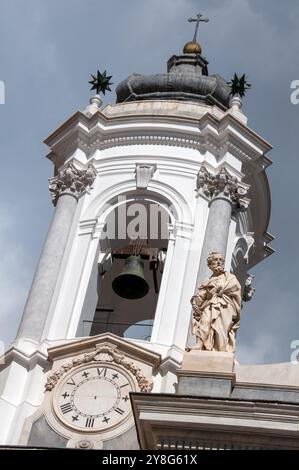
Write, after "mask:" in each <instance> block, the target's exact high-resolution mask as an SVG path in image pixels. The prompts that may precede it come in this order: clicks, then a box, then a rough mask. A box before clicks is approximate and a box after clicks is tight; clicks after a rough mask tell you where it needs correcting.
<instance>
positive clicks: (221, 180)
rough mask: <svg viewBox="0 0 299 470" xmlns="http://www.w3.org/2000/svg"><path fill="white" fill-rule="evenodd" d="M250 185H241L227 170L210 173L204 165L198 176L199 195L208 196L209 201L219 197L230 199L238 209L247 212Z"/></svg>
mask: <svg viewBox="0 0 299 470" xmlns="http://www.w3.org/2000/svg"><path fill="white" fill-rule="evenodd" d="M248 190H249V185H248V184H245V183H241V182H240V181H239V180H238V179H237V178H236V177H235V176H233V175H231V174H230V173H229V172H228V171H227V169H226V168H221V169H220V170H219V171H218V173H216V174H212V173H210V172H209V171H208V170H207V169H206V167H205V166H204V165H202V166H201V168H200V170H199V172H198V175H197V193H198V194H201V195H204V196H206V197H207V198H208V199H209V200H211V201H212V200H213V199H215V198H217V197H224V198H226V199H228V200H229V201H230V202H231V203H232V204H233V205H234V207H235V208H236V209H243V210H246V209H247V207H248V206H249V203H250V199H248V198H247V197H246V195H247V193H248Z"/></svg>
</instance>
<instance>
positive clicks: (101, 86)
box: [88, 70, 113, 95]
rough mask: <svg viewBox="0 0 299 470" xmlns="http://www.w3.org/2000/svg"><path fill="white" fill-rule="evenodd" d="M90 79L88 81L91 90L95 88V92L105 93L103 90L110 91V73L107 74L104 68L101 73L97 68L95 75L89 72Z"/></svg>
mask: <svg viewBox="0 0 299 470" xmlns="http://www.w3.org/2000/svg"><path fill="white" fill-rule="evenodd" d="M91 76H92V80H90V82H88V83H90V84H91V85H92V87H91V90H96V92H97V94H99V93H101V92H102V93H103V95H105V92H106V91H107V90H108V91H111V88H110V85H113V83H112V82H110V79H111V78H112V75H109V76H108V75H107V74H106V70H104V72H103V73H101V72H100V71H99V70H98V71H97V75H96V76H94V75H93V74H91Z"/></svg>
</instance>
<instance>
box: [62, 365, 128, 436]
mask: <svg viewBox="0 0 299 470" xmlns="http://www.w3.org/2000/svg"><path fill="white" fill-rule="evenodd" d="M132 390H134V385H133V382H132V379H131V378H130V377H129V375H127V374H126V373H125V372H123V371H120V370H119V369H117V368H114V367H110V366H99V365H98V366H96V365H94V366H90V367H86V366H85V367H84V368H81V369H79V370H77V371H76V372H73V373H72V375H69V376H68V377H67V378H66V379H65V380H64V381H63V383H62V385H61V386H60V387H59V388H58V389H57V392H56V395H55V406H54V408H55V411H56V414H57V415H58V417H59V419H60V420H61V421H63V422H64V423H66V424H68V425H69V426H71V427H74V428H76V429H80V431H82V430H84V431H99V430H100V431H102V430H105V429H108V428H110V427H111V426H114V425H117V424H119V423H120V422H122V421H124V420H125V419H126V418H127V417H128V415H129V414H130V411H131V404H130V397H129V392H130V391H132Z"/></svg>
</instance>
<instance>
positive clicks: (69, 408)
mask: <svg viewBox="0 0 299 470" xmlns="http://www.w3.org/2000/svg"><path fill="white" fill-rule="evenodd" d="M60 409H61V411H62V413H63V414H64V415H65V414H66V413H69V412H70V411H72V410H73V408H72V405H71V404H70V403H65V404H64V405H61V406H60Z"/></svg>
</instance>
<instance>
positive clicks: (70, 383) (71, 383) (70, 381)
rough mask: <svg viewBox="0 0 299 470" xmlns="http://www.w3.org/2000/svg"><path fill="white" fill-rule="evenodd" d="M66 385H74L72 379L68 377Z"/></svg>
mask: <svg viewBox="0 0 299 470" xmlns="http://www.w3.org/2000/svg"><path fill="white" fill-rule="evenodd" d="M67 384H68V385H76V384H75V381H74V379H70V380H69V382H67Z"/></svg>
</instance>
